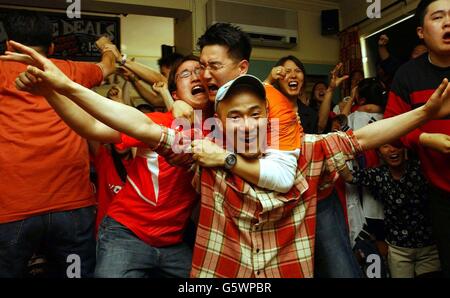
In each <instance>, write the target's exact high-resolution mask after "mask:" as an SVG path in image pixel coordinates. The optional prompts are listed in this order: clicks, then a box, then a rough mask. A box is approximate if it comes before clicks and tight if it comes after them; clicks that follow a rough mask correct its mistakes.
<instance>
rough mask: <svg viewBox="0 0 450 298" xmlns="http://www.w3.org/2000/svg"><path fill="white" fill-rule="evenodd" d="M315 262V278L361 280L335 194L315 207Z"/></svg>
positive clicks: (342, 213) (339, 204)
mask: <svg viewBox="0 0 450 298" xmlns="http://www.w3.org/2000/svg"><path fill="white" fill-rule="evenodd" d="M314 259H315V262H314V276H315V277H319V278H362V277H363V275H362V272H361V268H360V267H359V265H358V262H357V260H356V258H355V256H354V254H353V251H352V248H351V245H350V238H349V235H348V229H347V225H346V223H345V217H344V212H343V210H342V206H341V203H340V201H339V197H338V196H337V194H336V192H333V193H332V194H331V195H330V196H329V197H328V198H326V199H323V200H321V201H319V202H318V204H317V224H316V245H315V258H314Z"/></svg>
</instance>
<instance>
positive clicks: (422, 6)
mask: <svg viewBox="0 0 450 298" xmlns="http://www.w3.org/2000/svg"><path fill="white" fill-rule="evenodd" d="M434 1H437V0H422V1H420V3H419V4H418V5H417V8H416V13H415V18H416V22H417V26H418V27H423V23H424V20H425V15H426V14H427V9H428V6H430V4H431V3H433V2H434Z"/></svg>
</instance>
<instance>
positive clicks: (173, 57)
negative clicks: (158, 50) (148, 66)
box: [158, 53, 183, 68]
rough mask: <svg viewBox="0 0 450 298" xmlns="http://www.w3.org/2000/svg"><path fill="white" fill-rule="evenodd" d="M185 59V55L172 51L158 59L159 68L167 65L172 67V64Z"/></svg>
mask: <svg viewBox="0 0 450 298" xmlns="http://www.w3.org/2000/svg"><path fill="white" fill-rule="evenodd" d="M181 59H183V55H181V54H179V53H172V54H169V55H167V56H163V57H161V58H159V59H158V65H159V68H161V67H163V66H166V67H168V68H172V66H173V65H174V64H175V63H176V62H177V61H178V60H181Z"/></svg>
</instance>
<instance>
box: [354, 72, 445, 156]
mask: <svg viewBox="0 0 450 298" xmlns="http://www.w3.org/2000/svg"><path fill="white" fill-rule="evenodd" d="M449 114H450V84H449V82H448V79H444V80H443V81H442V83H441V85H439V87H438V88H437V89H436V91H435V92H434V93H433V95H431V97H430V99H429V100H428V101H427V103H426V104H425V105H423V106H421V107H419V108H416V109H414V110H412V111H409V112H407V113H404V114H401V115H398V116H395V117H392V118H387V119H382V120H380V121H376V122H374V123H371V124H369V125H367V126H364V127H363V128H361V129H358V130H356V131H355V136H356V138H357V139H358V141H359V143H360V145H361V146H362V147H363V149H365V150H368V149H375V148H378V147H380V146H381V145H383V144H388V143H391V142H392V141H395V140H397V139H399V138H400V137H402V136H404V135H406V134H407V133H408V132H410V131H412V130H413V129H415V128H418V127H420V126H422V125H423V124H425V123H426V122H427V121H429V120H431V119H441V118H444V117H446V116H447V115H449Z"/></svg>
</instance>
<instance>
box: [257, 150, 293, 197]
mask: <svg viewBox="0 0 450 298" xmlns="http://www.w3.org/2000/svg"><path fill="white" fill-rule="evenodd" d="M299 156H300V149H296V150H294V151H280V150H273V149H269V150H267V152H266V154H265V156H264V158H261V159H260V160H259V167H260V169H259V181H258V186H259V187H262V188H266V189H270V190H274V191H277V192H280V193H286V192H288V191H289V190H290V189H291V188H292V186H293V185H294V180H295V173H296V171H297V160H298V157H299Z"/></svg>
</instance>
